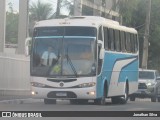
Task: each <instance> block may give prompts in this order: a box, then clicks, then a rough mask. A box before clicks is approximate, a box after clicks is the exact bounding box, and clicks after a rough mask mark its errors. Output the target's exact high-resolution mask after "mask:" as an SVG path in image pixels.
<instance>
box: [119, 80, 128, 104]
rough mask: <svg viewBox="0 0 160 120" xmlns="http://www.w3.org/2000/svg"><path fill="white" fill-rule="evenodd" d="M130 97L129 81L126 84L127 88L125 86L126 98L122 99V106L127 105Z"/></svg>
mask: <svg viewBox="0 0 160 120" xmlns="http://www.w3.org/2000/svg"><path fill="white" fill-rule="evenodd" d="M128 96H129V82H128V79H127V80H126V82H125V86H124V96H123V97H122V98H121V101H120V102H121V104H126V103H127V101H128V98H129V97H128Z"/></svg>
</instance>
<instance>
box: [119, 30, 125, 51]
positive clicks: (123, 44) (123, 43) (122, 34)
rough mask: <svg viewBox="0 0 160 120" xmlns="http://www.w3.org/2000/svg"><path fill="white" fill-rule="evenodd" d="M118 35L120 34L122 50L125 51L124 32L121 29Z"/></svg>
mask: <svg viewBox="0 0 160 120" xmlns="http://www.w3.org/2000/svg"><path fill="white" fill-rule="evenodd" d="M120 36H121V47H122V52H125V51H126V46H125V41H126V37H125V32H123V31H121V32H120Z"/></svg>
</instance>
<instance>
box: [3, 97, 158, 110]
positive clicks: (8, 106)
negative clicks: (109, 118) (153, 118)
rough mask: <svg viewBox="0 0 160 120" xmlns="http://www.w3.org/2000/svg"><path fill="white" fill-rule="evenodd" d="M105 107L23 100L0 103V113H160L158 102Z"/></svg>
mask: <svg viewBox="0 0 160 120" xmlns="http://www.w3.org/2000/svg"><path fill="white" fill-rule="evenodd" d="M106 102H107V103H106V105H104V106H101V105H94V104H93V103H92V101H90V103H89V104H87V105H71V104H70V103H69V101H67V100H62V101H61V100H58V101H57V104H53V105H52V104H51V105H50V104H49V105H46V104H44V103H43V100H42V99H31V98H29V99H23V100H7V101H6V100H5V101H0V111H15V110H16V111H160V103H159V102H154V103H153V102H150V100H136V101H135V102H131V101H128V103H127V104H125V105H121V104H116V105H115V104H112V103H111V102H110V100H106Z"/></svg>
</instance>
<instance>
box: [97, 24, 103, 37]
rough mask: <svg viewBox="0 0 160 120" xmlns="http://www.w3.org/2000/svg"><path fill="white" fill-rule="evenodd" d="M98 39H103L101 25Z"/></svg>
mask: <svg viewBox="0 0 160 120" xmlns="http://www.w3.org/2000/svg"><path fill="white" fill-rule="evenodd" d="M98 40H103V37H102V27H100V28H99V32H98Z"/></svg>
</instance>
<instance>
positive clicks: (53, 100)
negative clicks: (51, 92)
mask: <svg viewBox="0 0 160 120" xmlns="http://www.w3.org/2000/svg"><path fill="white" fill-rule="evenodd" d="M44 104H56V100H55V99H44Z"/></svg>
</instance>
